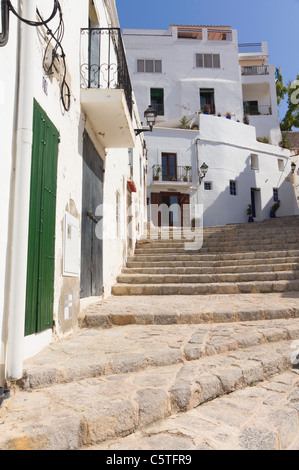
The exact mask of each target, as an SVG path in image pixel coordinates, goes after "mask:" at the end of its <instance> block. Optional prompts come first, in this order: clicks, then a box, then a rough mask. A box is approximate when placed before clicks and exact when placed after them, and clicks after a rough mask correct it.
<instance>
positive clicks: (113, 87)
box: [80, 28, 135, 148]
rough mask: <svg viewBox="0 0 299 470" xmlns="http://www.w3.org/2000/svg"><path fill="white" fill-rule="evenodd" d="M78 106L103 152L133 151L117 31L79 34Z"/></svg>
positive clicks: (126, 73) (90, 30) (124, 65)
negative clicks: (115, 149) (79, 77)
mask: <svg viewBox="0 0 299 470" xmlns="http://www.w3.org/2000/svg"><path fill="white" fill-rule="evenodd" d="M80 76H81V106H82V109H83V111H84V112H85V113H86V115H87V118H88V120H89V121H90V123H91V125H92V127H93V129H94V131H95V133H96V135H97V138H98V139H99V141H100V142H101V144H102V145H103V146H104V147H105V148H126V147H134V145H135V133H134V126H133V121H132V107H133V101H132V85H131V80H130V75H129V70H128V66H127V61H126V56H125V51H124V47H123V42H122V37H121V32H120V29H119V28H85V29H82V30H81V70H80Z"/></svg>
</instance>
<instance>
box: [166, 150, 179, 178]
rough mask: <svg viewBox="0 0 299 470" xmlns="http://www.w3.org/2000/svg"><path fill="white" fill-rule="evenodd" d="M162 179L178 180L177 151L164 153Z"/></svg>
mask: <svg viewBox="0 0 299 470" xmlns="http://www.w3.org/2000/svg"><path fill="white" fill-rule="evenodd" d="M162 180H163V181H176V180H177V164H176V154H175V153H162Z"/></svg>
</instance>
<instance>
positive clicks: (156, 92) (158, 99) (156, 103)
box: [151, 88, 164, 116]
mask: <svg viewBox="0 0 299 470" xmlns="http://www.w3.org/2000/svg"><path fill="white" fill-rule="evenodd" d="M151 105H152V107H153V108H154V109H155V110H156V111H157V113H158V116H164V90H163V88H151Z"/></svg>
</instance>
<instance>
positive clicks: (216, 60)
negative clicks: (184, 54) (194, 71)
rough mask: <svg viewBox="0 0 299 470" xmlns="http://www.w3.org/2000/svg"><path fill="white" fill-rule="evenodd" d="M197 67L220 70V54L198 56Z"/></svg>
mask: <svg viewBox="0 0 299 470" xmlns="http://www.w3.org/2000/svg"><path fill="white" fill-rule="evenodd" d="M196 67H200V68H206V69H220V54H196Z"/></svg>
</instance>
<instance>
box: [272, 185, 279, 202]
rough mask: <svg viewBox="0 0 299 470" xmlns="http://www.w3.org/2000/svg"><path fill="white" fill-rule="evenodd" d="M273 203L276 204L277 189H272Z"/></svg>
mask: <svg viewBox="0 0 299 470" xmlns="http://www.w3.org/2000/svg"><path fill="white" fill-rule="evenodd" d="M273 201H274V202H278V201H279V197H278V188H273Z"/></svg>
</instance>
